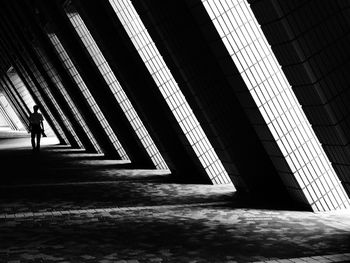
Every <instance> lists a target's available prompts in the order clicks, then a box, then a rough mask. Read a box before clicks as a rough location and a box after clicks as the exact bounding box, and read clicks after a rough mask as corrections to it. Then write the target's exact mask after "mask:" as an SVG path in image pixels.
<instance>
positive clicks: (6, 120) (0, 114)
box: [0, 92, 14, 129]
mask: <svg viewBox="0 0 350 263" xmlns="http://www.w3.org/2000/svg"><path fill="white" fill-rule="evenodd" d="M2 96H3V94H2V93H1V92H0V98H1V97H2ZM0 125H1V127H4V126H5V127H6V126H8V127H10V128H12V129H14V126H13V124H12V123H11V120H10V116H8V115H7V113H6V111H5V109H4V108H3V105H2V103H1V99H0Z"/></svg>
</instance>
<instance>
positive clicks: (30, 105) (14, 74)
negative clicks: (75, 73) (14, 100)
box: [7, 68, 55, 136]
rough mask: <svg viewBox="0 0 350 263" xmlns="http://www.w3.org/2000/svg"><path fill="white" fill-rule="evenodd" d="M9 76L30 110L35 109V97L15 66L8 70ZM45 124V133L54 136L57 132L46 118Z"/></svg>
mask: <svg viewBox="0 0 350 263" xmlns="http://www.w3.org/2000/svg"><path fill="white" fill-rule="evenodd" d="M7 76H8V77H9V79H10V81H11V82H12V84H13V87H14V88H15V89H16V90H17V92H18V94H19V96H20V97H21V98H22V100H23V101H24V103H25V104H26V105H27V107H28V108H29V110H30V111H33V106H34V105H35V104H36V103H35V102H34V100H33V97H32V96H31V95H30V93H29V91H28V89H27V87H26V86H25V85H24V83H23V81H22V80H21V78H20V77H19V76H18V73H17V72H16V70H15V69H14V68H11V69H10V70H9V71H8V72H7ZM44 125H45V133H46V134H47V135H48V136H54V135H55V133H54V132H53V131H52V129H51V127H50V125H49V124H48V123H47V122H46V120H44Z"/></svg>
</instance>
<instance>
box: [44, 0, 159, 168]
mask: <svg viewBox="0 0 350 263" xmlns="http://www.w3.org/2000/svg"><path fill="white" fill-rule="evenodd" d="M41 4H42V5H41V8H42V11H43V12H44V14H45V15H46V16H47V19H49V20H51V22H52V25H53V26H54V29H55V33H56V34H57V36H58V37H59V39H60V41H61V42H62V44H63V45H64V48H65V49H66V51H67V52H68V54H69V56H70V58H71V59H72V60H73V62H74V64H75V66H76V67H77V69H78V71H79V73H80V75H81V76H82V78H83V80H84V82H85V84H86V86H87V88H88V89H89V91H90V93H91V94H92V96H93V97H94V99H95V101H96V102H97V104H98V106H99V107H100V109H101V111H102V113H103V114H104V116H105V118H106V120H107V121H108V123H109V124H110V126H111V128H112V129H113V131H114V133H115V134H116V135H117V137H118V139H119V140H120V142H121V144H122V145H123V147H124V149H125V151H126V152H127V154H128V156H129V157H130V159H131V162H132V164H133V165H134V166H137V167H144V168H146V167H148V168H154V165H153V163H152V162H151V159H150V157H149V156H148V154H147V152H146V150H145V149H144V147H143V145H142V144H141V142H140V141H139V139H138V137H137V135H136V133H135V131H134V130H133V128H132V127H131V125H130V123H129V121H128V120H127V118H126V116H125V114H124V112H123V111H122V109H121V108H120V106H119V104H118V103H117V101H116V99H115V97H114V95H113V92H112V91H111V89H110V88H109V86H108V85H107V83H106V82H105V80H104V79H103V77H102V75H101V74H100V72H99V71H98V69H97V67H96V65H95V64H94V62H93V61H92V58H91V57H90V55H89V54H88V53H87V51H86V49H85V47H84V46H83V44H82V42H81V40H80V38H79V36H78V35H77V34H76V32H75V30H74V28H73V27H72V25H71V23H70V22H69V20H68V17H67V16H66V14H65V12H64V10H63V9H62V6H60V4H59V3H54V1H52V2H42V3H41Z"/></svg>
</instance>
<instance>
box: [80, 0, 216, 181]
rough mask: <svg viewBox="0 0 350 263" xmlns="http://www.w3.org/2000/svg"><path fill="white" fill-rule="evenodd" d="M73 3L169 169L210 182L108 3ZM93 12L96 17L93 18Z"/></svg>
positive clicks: (179, 174) (182, 176)
mask: <svg viewBox="0 0 350 263" xmlns="http://www.w3.org/2000/svg"><path fill="white" fill-rule="evenodd" d="M74 3H75V5H76V6H77V8H79V11H80V13H81V15H82V17H83V19H84V20H85V21H86V24H87V26H88V27H89V30H90V32H91V33H92V34H93V35H94V37H95V39H96V41H97V42H98V44H99V45H100V47H101V49H102V50H103V52H104V55H105V57H106V59H107V60H108V61H109V63H110V66H111V68H112V70H113V71H114V72H115V74H116V75H117V76H118V78H119V79H120V81H121V82H122V83H123V87H124V90H125V92H126V93H127V94H128V96H129V97H130V99H131V100H132V101H133V102H135V103H134V107H135V108H136V109H137V111H138V113H139V114H140V117H141V118H142V119H143V120H144V123H145V125H146V127H147V129H148V130H149V131H150V133H151V136H152V138H153V139H154V141H155V142H156V144H157V146H158V149H159V150H160V151H161V154H162V156H163V157H164V158H165V160H166V161H167V163H168V166H169V167H170V169H171V170H172V171H173V172H174V173H176V175H177V176H178V178H181V179H183V180H184V181H186V180H187V181H198V182H210V180H209V179H208V175H207V174H206V172H205V170H204V169H203V167H202V165H201V164H200V162H199V160H198V157H197V156H196V154H195V153H194V151H193V149H192V147H191V146H190V145H189V143H188V141H187V140H186V138H185V136H184V134H183V131H182V130H181V128H180V126H179V124H178V122H177V120H176V119H175V117H174V115H173V113H172V112H171V110H170V108H169V106H168V105H167V103H166V101H165V100H164V98H163V96H162V94H161V92H160V90H159V88H158V87H157V85H156V83H155V81H154V80H153V78H152V77H151V75H150V73H149V72H148V70H147V68H146V67H145V64H144V62H143V61H142V59H141V58H140V56H139V55H138V53H137V52H136V50H135V48H134V46H133V44H132V42H131V41H130V39H129V37H128V35H127V34H126V33H125V31H124V29H123V27H122V25H121V24H120V22H119V21H118V19H116V15H115V13H114V11H113V10H112V9H111V6H110V5H109V4H108V1H104V2H102V3H99V4H97V3H94V2H91V1H90V2H86V1H74ZM94 13H95V14H98V15H93V14H94ZM169 138H171V140H169ZM189 171H193V172H189Z"/></svg>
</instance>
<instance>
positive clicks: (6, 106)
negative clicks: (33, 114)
mask: <svg viewBox="0 0 350 263" xmlns="http://www.w3.org/2000/svg"><path fill="white" fill-rule="evenodd" d="M0 107H2V109H3V110H4V111H5V113H6V114H7V116H8V117H9V118H10V119H11V121H12V122H13V124H14V125H15V127H13V128H14V129H17V130H20V129H23V128H24V127H23V124H22V122H21V121H20V119H19V118H18V116H17V114H16V112H15V111H14V109H13V108H12V106H11V104H10V103H9V102H8V100H7V98H6V96H5V95H4V94H2V93H0ZM11 126H12V125H11Z"/></svg>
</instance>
